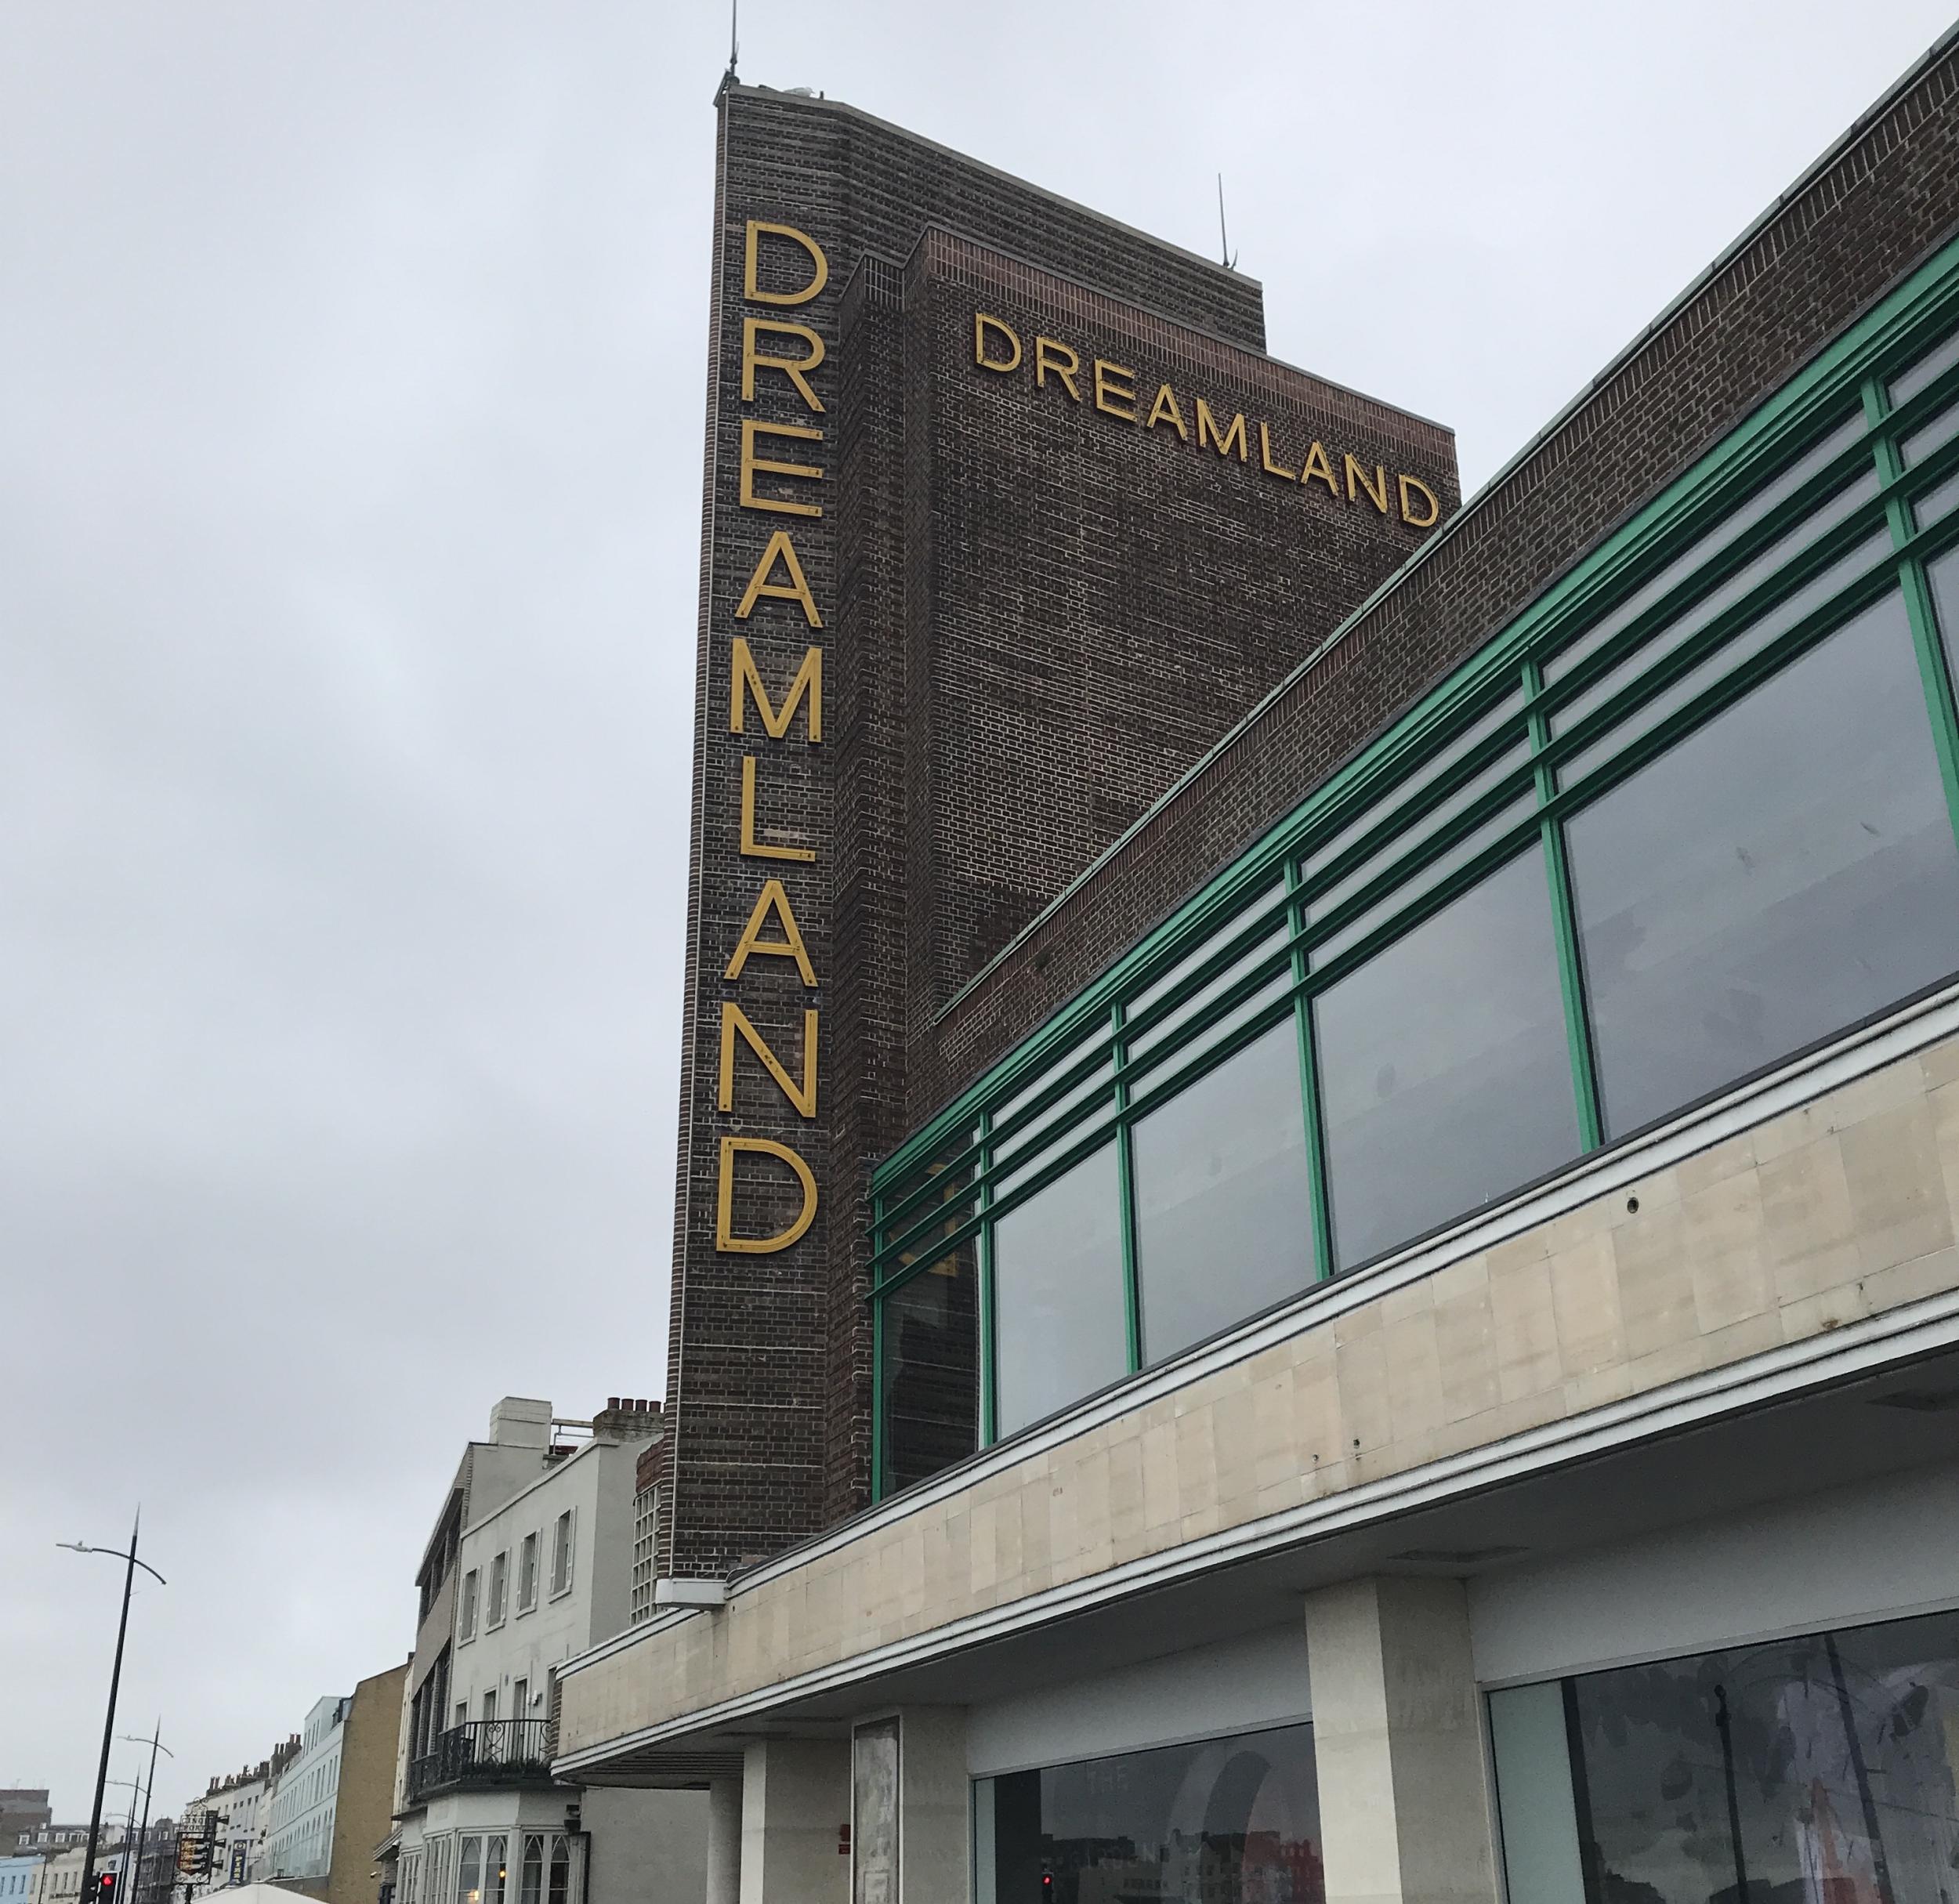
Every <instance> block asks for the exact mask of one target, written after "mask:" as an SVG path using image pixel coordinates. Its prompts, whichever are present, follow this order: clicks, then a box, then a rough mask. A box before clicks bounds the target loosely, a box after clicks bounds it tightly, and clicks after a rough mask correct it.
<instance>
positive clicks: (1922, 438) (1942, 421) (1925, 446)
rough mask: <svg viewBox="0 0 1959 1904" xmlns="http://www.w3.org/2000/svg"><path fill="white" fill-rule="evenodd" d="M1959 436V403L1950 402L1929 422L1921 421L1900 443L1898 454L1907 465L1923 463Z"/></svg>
mask: <svg viewBox="0 0 1959 1904" xmlns="http://www.w3.org/2000/svg"><path fill="white" fill-rule="evenodd" d="M1954 436H1959V403H1954V404H1948V405H1947V406H1946V408H1944V409H1943V410H1942V411H1939V414H1937V415H1936V416H1935V417H1933V418H1931V419H1930V420H1929V421H1928V422H1924V423H1921V424H1920V425H1918V427H1917V429H1914V431H1913V432H1912V433H1911V434H1910V436H1906V437H1905V438H1903V440H1901V441H1900V442H1899V445H1898V454H1899V455H1900V456H1901V457H1902V458H1903V459H1904V461H1905V462H1906V465H1916V464H1918V463H1922V462H1924V461H1925V458H1927V457H1928V456H1929V455H1931V454H1932V451H1935V450H1943V448H1944V447H1946V444H1947V443H1950V442H1951V440H1953V438H1954Z"/></svg>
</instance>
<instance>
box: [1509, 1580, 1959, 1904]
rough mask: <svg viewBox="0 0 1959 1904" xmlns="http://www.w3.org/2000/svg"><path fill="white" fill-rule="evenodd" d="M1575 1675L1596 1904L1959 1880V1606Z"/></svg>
mask: <svg viewBox="0 0 1959 1904" xmlns="http://www.w3.org/2000/svg"><path fill="white" fill-rule="evenodd" d="M1567 1686H1568V1699H1569V1710H1570V1729H1571V1733H1572V1736H1573V1738H1574V1739H1575V1741H1576V1743H1577V1760H1578V1762H1579V1764H1580V1765H1581V1768H1582V1771H1583V1776H1582V1778H1581V1779H1577V1780H1576V1781H1574V1783H1575V1784H1576V1786H1577V1792H1578V1797H1577V1814H1578V1815H1577V1824H1578V1838H1579V1844H1580V1850H1581V1862H1582V1865H1583V1867H1584V1875H1585V1895H1586V1896H1587V1898H1588V1900H1591V1904H1606V1900H1612V1901H1613V1904H1617V1900H1619V1899H1642V1900H1652V1904H1711V1901H1712V1900H1717V1899H1718V1900H1720V1901H1721V1904H1729V1900H1732V1899H1748V1900H1750V1901H1751V1904H1755V1901H1757V1900H1759V1901H1760V1904H1771V1901H1772V1900H1773V1904H1783V1900H1784V1899H1787V1900H1790V1901H1791V1904H1796V1901H1798V1900H1800V1901H1801V1904H1812V1900H1813V1901H1814V1904H1939V1900H1941V1899H1948V1898H1950V1897H1952V1896H1953V1895H1954V1891H1955V1886H1959V1615H1954V1614H1951V1613H1941V1614H1935V1615H1933V1616H1930V1617H1929V1618H1926V1619H1920V1620H1895V1621H1891V1622H1888V1623H1885V1624H1883V1625H1881V1626H1871V1627H1856V1628H1852V1629H1850V1630H1849V1631H1843V1632H1839V1633H1834V1634H1815V1635H1811V1636H1808V1637H1805V1638H1798V1639H1787V1640H1775V1641H1771V1642H1766V1643H1765V1644H1763V1645H1758V1646H1750V1647H1744V1648H1738V1649H1734V1650H1732V1651H1729V1652H1717V1653H1707V1654H1704V1655H1703V1656H1700V1658H1698V1659H1688V1660H1667V1661H1664V1662H1662V1663H1659V1664H1657V1665H1651V1666H1635V1667H1624V1668H1622V1669H1620V1670H1619V1671H1613V1672H1606V1673H1594V1674H1587V1675H1585V1676H1584V1677H1583V1678H1579V1679H1576V1680H1573V1681H1568V1682H1567ZM1516 1904H1530V1900H1528V1899H1517V1900H1516Z"/></svg>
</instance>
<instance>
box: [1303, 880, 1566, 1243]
mask: <svg viewBox="0 0 1959 1904" xmlns="http://www.w3.org/2000/svg"><path fill="white" fill-rule="evenodd" d="M1313 1024H1314V1027H1315V1033H1316V1052H1317V1054H1318V1057H1319V1061H1320V1102H1321V1107H1322V1116H1323V1118H1324V1124H1325V1130H1326V1146H1327V1180H1328V1185H1329V1189H1330V1197H1331V1204H1332V1207H1333V1229H1334V1261H1335V1264H1336V1265H1337V1266H1338V1267H1339V1268H1341V1269H1350V1268H1352V1265H1355V1264H1356V1263H1360V1262H1364V1261H1367V1258H1370V1257H1372V1256H1377V1255H1378V1254H1380V1253H1381V1251H1384V1250H1388V1249H1392V1247H1394V1246H1395V1245H1396V1243H1404V1242H1406V1241H1407V1240H1408V1238H1409V1237H1410V1236H1418V1235H1420V1234H1421V1232H1422V1231H1424V1230H1425V1229H1432V1228H1433V1227H1434V1226H1435V1225H1436V1224H1438V1223H1443V1222H1447V1221H1448V1219H1449V1218H1451V1217H1455V1216H1460V1215H1461V1214H1463V1213H1464V1212H1465V1211H1472V1210H1475V1209H1476V1208H1478V1207H1479V1206H1480V1205H1482V1204H1486V1203H1488V1202H1489V1201H1490V1200H1492V1199H1493V1198H1494V1197H1497V1196H1503V1195H1505V1193H1507V1192H1508V1191H1511V1190H1514V1189H1516V1188H1517V1187H1518V1186H1519V1185H1520V1184H1523V1183H1527V1182H1530V1180H1531V1179H1532V1178H1535V1177H1538V1176H1541V1175H1543V1174H1544V1172H1546V1171H1551V1170H1554V1169H1555V1168H1556V1167H1558V1165H1559V1164H1563V1163H1565V1162H1567V1161H1568V1160H1570V1158H1572V1157H1575V1156H1576V1155H1577V1150H1578V1128H1577V1113H1576V1110H1575V1109H1574V1106H1573V1095H1572V1084H1571V1061H1570V1048H1569V1046H1568V1044H1567V1042H1566V1037H1565V1026H1564V1012H1563V1004H1562V992H1561V990H1560V989H1559V980H1558V965H1557V956H1556V953H1555V950H1554V947H1553V943H1552V930H1551V897H1550V887H1549V885H1548V881H1547V880H1546V878H1545V874H1544V860H1543V856H1542V855H1541V853H1539V852H1535V851H1532V852H1526V853H1525V854H1524V855H1523V856H1522V857H1521V858H1519V859H1516V860H1512V861H1511V863H1509V864H1508V866H1506V867H1503V868H1502V870H1501V871H1498V872H1496V873H1493V874H1490V877H1489V878H1487V879H1486V880H1484V881H1483V883H1482V884H1481V885H1477V886H1473V887H1472V888H1471V889H1470V890H1469V891H1468V892H1465V893H1464V894H1463V895H1462V896H1461V897H1460V898H1458V899H1455V900H1451V901H1450V903H1448V904H1447V905H1446V906H1445V907H1443V908H1442V910H1440V911H1439V912H1437V913H1436V914H1433V915H1432V916H1431V917H1430V918H1428V919H1426V920H1425V921H1423V922H1422V923H1421V925H1418V926H1417V927H1415V928H1414V930H1413V931H1412V932H1409V933H1407V935H1406V936H1404V937H1403V938H1400V939H1396V941H1395V943H1393V944H1392V945H1391V946H1389V947H1388V948H1387V949H1386V950H1385V951H1383V952H1381V953H1380V954H1378V955H1377V956H1376V957H1374V958H1372V959H1371V960H1370V961H1368V962H1367V964H1366V965H1363V966H1361V967H1360V968H1359V970H1357V971H1356V972H1352V973H1350V974H1349V976H1347V977H1346V978H1345V979H1342V980H1341V981H1340V982H1339V983H1338V984H1337V985H1335V986H1333V987H1332V988H1331V990H1328V991H1327V992H1325V993H1324V994H1322V995H1321V996H1320V997H1319V998H1318V999H1316V1000H1315V1001H1314V1004H1313Z"/></svg>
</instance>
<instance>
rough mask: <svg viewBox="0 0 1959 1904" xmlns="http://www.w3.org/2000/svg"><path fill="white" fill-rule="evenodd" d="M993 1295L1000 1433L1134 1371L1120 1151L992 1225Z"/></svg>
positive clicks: (1090, 1160)
mask: <svg viewBox="0 0 1959 1904" xmlns="http://www.w3.org/2000/svg"><path fill="white" fill-rule="evenodd" d="M993 1287H994V1345H995V1359H994V1370H995V1373H994V1408H995V1409H996V1410H997V1411H998V1429H999V1432H1001V1434H1003V1435H1008V1434H1011V1433H1012V1432H1013V1431H1014V1430H1015V1429H1016V1428H1025V1427H1026V1426H1027V1424H1028V1423H1029V1422H1030V1421H1038V1420H1039V1419H1040V1418H1041V1416H1043V1415H1046V1414H1052V1413H1053V1412H1054V1410H1056V1409H1057V1408H1062V1407H1065V1406H1066V1405H1067V1404H1068V1403H1070V1402H1073V1401H1076V1400H1078V1399H1080V1398H1081V1396H1083V1395H1087V1394H1088V1393H1090V1392H1092V1390H1094V1389H1096V1388H1101V1387H1102V1386H1103V1385H1104V1384H1105V1383H1107V1382H1112V1381H1116V1380H1117V1378H1118V1377H1121V1375H1123V1374H1125V1373H1126V1372H1127V1371H1128V1366H1129V1345H1128V1323H1127V1320H1126V1316H1127V1303H1126V1301H1125V1298H1124V1290H1123V1269H1122V1228H1121V1198H1120V1197H1119V1196H1117V1189H1116V1151H1115V1146H1114V1145H1113V1144H1110V1145H1107V1146H1104V1147H1103V1149H1100V1150H1098V1151H1097V1152H1095V1154H1094V1155H1093V1156H1092V1157H1087V1158H1085V1159H1084V1160H1083V1161H1082V1162H1081V1163H1079V1164H1076V1165H1075V1166H1074V1168H1073V1169H1071V1170H1070V1171H1067V1172H1066V1174H1065V1175H1063V1176H1060V1177H1058V1178H1056V1180H1055V1181H1054V1182H1052V1183H1051V1184H1049V1185H1047V1186H1046V1187H1045V1189H1041V1190H1040V1191H1037V1193H1035V1194H1034V1196H1030V1197H1029V1198H1028V1200H1027V1201H1026V1202H1025V1203H1024V1204H1021V1205H1019V1207H1018V1208H1016V1209H1015V1210H1013V1211H1011V1212H1010V1213H1009V1214H1007V1215H1005V1216H1004V1217H1002V1218H1001V1219H1000V1221H999V1222H998V1224H997V1225H994V1246H993Z"/></svg>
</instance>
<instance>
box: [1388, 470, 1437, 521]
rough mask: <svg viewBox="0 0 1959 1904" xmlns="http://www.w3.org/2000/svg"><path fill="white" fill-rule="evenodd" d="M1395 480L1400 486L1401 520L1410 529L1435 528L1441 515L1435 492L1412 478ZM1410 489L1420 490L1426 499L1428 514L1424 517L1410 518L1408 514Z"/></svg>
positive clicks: (1401, 477)
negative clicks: (1427, 501)
mask: <svg viewBox="0 0 1959 1904" xmlns="http://www.w3.org/2000/svg"><path fill="white" fill-rule="evenodd" d="M1395 480H1396V482H1398V483H1400V485H1401V519H1402V520H1403V522H1404V523H1407V524H1408V525H1409V526H1410V527H1411V528H1415V529H1432V528H1433V527H1435V526H1436V518H1437V517H1438V516H1440V515H1441V513H1442V505H1441V504H1440V503H1439V502H1438V501H1436V492H1435V491H1434V490H1432V489H1431V488H1430V487H1429V485H1428V484H1427V483H1422V482H1418V481H1417V480H1416V479H1415V478H1414V477H1413V476H1397V477H1396V479H1395ZM1411 489H1418V490H1421V493H1422V494H1423V495H1425V497H1427V498H1428V499H1429V513H1428V514H1427V515H1426V516H1410V514H1409V513H1408V492H1409V490H1411Z"/></svg>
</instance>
